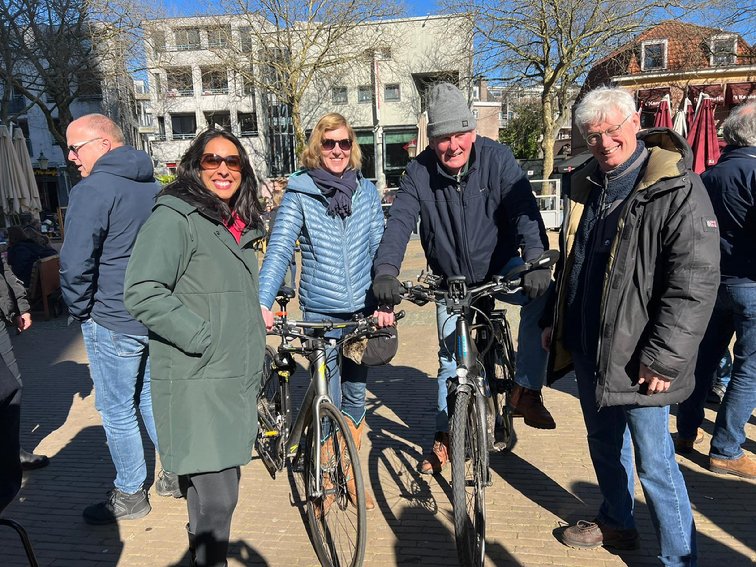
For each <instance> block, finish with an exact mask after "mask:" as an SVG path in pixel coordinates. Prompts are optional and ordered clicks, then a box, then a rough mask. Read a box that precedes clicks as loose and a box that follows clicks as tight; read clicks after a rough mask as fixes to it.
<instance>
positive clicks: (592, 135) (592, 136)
mask: <svg viewBox="0 0 756 567" xmlns="http://www.w3.org/2000/svg"><path fill="white" fill-rule="evenodd" d="M632 115H633V114H632V113H630V114H628V115H627V116H625V119H624V120H623V121H622V122H620V123H619V124H617V125H616V126H612V127H610V128H607V129H606V130H602V131H600V132H589V133H588V134H587V135H586V137H585V143H586V144H588V145H589V146H595V145H596V144H598V143H599V141H600V140H601V137H602V136H603V135H604V134H606V135H607V136H611V135H612V134H616V133H617V132H619V130H620V128H622V126H623V125H624V124H625V122H627V119H628V118H630V117H631V116H632Z"/></svg>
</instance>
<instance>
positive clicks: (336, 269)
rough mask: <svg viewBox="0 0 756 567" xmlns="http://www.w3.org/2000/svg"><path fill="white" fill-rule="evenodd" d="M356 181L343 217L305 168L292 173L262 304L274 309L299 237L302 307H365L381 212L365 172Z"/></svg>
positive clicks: (268, 258) (263, 279)
mask: <svg viewBox="0 0 756 567" xmlns="http://www.w3.org/2000/svg"><path fill="white" fill-rule="evenodd" d="M358 181H359V186H358V187H357V190H356V191H355V193H354V195H353V197H352V214H351V215H350V216H348V217H347V218H345V219H342V218H341V217H339V216H336V217H331V216H329V215H328V213H327V211H326V208H327V206H328V201H327V199H326V198H325V197H324V196H323V194H322V193H321V192H320V189H318V187H317V186H316V185H315V182H314V181H313V180H312V179H311V178H310V176H309V175H308V174H307V171H306V170H302V171H298V172H296V173H294V174H292V175H291V176H290V177H289V182H288V185H287V186H286V193H285V194H284V198H283V201H282V202H281V206H280V208H279V209H278V212H277V214H276V222H275V224H274V226H273V233H272V234H271V235H270V241H269V243H268V249H267V252H266V253H265V260H264V261H263V266H262V270H261V272H260V305H262V306H264V307H267V308H269V309H270V308H271V307H272V305H273V301H274V300H275V297H276V292H277V291H278V289H279V287H280V286H281V283H282V282H283V280H284V274H285V273H286V270H287V268H288V266H289V261H290V260H291V255H292V252H293V250H294V245H295V242H296V241H297V239H299V245H300V248H301V250H302V275H301V279H300V282H299V304H300V306H301V307H302V309H304V310H307V311H315V312H318V313H354V312H356V311H359V310H361V309H362V308H364V307H365V295H366V293H367V291H368V288H369V287H370V283H371V279H372V276H371V268H372V263H373V256H374V255H375V251H376V250H377V249H378V244H379V243H380V241H381V236H382V235H383V212H382V210H381V200H380V197H379V196H378V190H377V189H376V188H375V185H373V184H372V183H371V182H370V181H368V180H367V179H365V178H364V177H362V176H358Z"/></svg>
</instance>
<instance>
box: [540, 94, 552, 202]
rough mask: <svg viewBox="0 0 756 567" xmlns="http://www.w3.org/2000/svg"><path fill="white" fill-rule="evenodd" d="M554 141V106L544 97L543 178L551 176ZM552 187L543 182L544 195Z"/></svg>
mask: <svg viewBox="0 0 756 567" xmlns="http://www.w3.org/2000/svg"><path fill="white" fill-rule="evenodd" d="M555 141H556V132H555V124H554V107H553V103H552V101H551V100H550V99H548V98H546V97H544V100H543V139H542V140H541V150H543V178H544V179H548V178H549V177H551V172H552V171H553V170H554V142H555ZM552 193H553V189H552V187H551V184H550V183H545V184H544V190H543V194H544V195H551V194H552Z"/></svg>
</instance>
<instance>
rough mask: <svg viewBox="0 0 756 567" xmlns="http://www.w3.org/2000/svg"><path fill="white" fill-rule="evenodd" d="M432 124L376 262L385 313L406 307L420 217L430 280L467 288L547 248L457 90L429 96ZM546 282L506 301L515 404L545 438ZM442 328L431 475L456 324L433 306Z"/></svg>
mask: <svg viewBox="0 0 756 567" xmlns="http://www.w3.org/2000/svg"><path fill="white" fill-rule="evenodd" d="M428 121H429V122H428V138H429V139H430V144H429V147H428V148H426V149H425V150H424V151H423V152H421V153H420V155H419V156H417V159H416V160H414V161H412V162H410V164H409V165H408V166H407V172H406V174H405V175H404V177H403V178H402V182H401V186H400V187H399V190H398V191H397V194H396V198H395V200H394V202H393V204H392V205H391V209H390V210H389V217H388V222H387V224H386V231H385V232H384V234H383V240H382V241H381V244H380V247H379V248H378V252H377V253H376V257H375V261H374V269H375V279H374V281H373V293H374V295H375V296H376V299H377V300H378V302H379V304H382V305H388V306H392V305H396V304H397V303H398V302H399V301H400V297H399V294H400V293H401V290H402V287H401V284H400V283H399V281H398V280H397V276H398V275H399V268H400V267H401V263H402V259H403V258H404V252H405V250H406V248H407V242H408V241H409V237H410V233H411V232H412V229H413V228H414V227H415V226H416V224H417V219H418V217H419V218H420V240H421V242H422V245H423V249H424V250H425V257H426V259H427V260H428V265H429V267H430V268H431V270H432V271H433V273H434V274H436V275H439V276H442V277H444V278H446V277H449V276H458V275H461V276H465V278H466V280H467V284H468V285H477V284H481V283H484V282H486V281H489V280H490V278H491V277H492V276H494V275H496V274H504V273H507V272H508V271H510V270H511V269H512V268H513V267H515V266H517V265H519V264H522V263H523V258H524V260H525V261H531V260H535V259H536V258H538V257H539V256H540V255H541V254H542V253H543V251H544V250H545V249H547V248H548V239H547V237H546V230H545V228H544V225H543V220H542V219H541V215H540V212H539V211H538V205H537V203H536V200H535V197H534V196H533V191H532V189H531V187H530V183H529V182H528V179H527V177H526V176H525V174H524V173H523V171H522V170H521V169H520V166H519V165H518V164H517V162H516V161H515V159H514V156H513V155H512V152H511V151H510V150H509V148H507V147H506V146H504V145H502V144H499V143H496V142H493V141H491V140H488V139H487V138H483V137H481V136H476V134H475V118H474V117H473V115H472V113H471V112H470V109H469V107H468V104H467V100H466V99H465V96H464V95H463V94H462V92H461V91H460V90H459V89H458V88H457V87H456V86H454V85H451V84H449V83H439V84H437V85H434V86H433V87H432V88H431V90H430V92H429V95H428ZM520 254H522V257H521V256H520ZM550 279H551V273H550V271H549V270H543V269H542V270H535V271H532V272H529V273H528V274H526V275H525V277H524V282H523V289H524V293H519V294H516V296H515V297H509V298H505V301H507V302H510V303H515V304H518V305H522V306H523V308H522V310H521V312H520V329H519V341H518V344H519V347H518V352H517V369H516V376H515V382H516V387H515V389H514V391H513V393H512V397H511V402H512V404H513V405H514V407H515V409H516V411H519V412H520V413H521V414H522V415H523V416H524V417H525V423H526V424H528V425H530V426H532V427H537V428H541V429H553V428H555V427H556V424H555V423H554V419H553V418H552V416H551V414H550V413H549V412H548V410H547V409H546V408H545V407H544V405H543V401H542V398H541V388H542V387H543V383H544V380H545V376H546V367H545V361H546V356H545V355H546V353H545V352H544V351H543V350H542V348H541V345H540V329H539V327H538V320H539V318H540V316H541V314H542V312H543V307H544V304H545V301H544V293H545V292H546V290H547V288H548V286H549V282H550ZM437 324H438V336H439V372H438V399H437V408H438V411H437V414H436V436H435V440H434V443H433V449H432V450H431V452H430V453H429V455H428V456H427V457H426V459H425V460H424V461H423V462H422V463H421V464H420V472H422V473H425V474H431V473H438V472H440V471H441V469H442V468H443V467H444V465H446V463H447V462H448V447H449V436H448V433H447V432H448V429H449V420H448V413H447V408H446V396H447V389H446V380H447V379H448V378H451V377H453V376H454V375H455V373H456V363H455V361H454V356H453V354H454V350H455V348H454V331H455V325H456V318H454V317H450V316H449V314H448V313H447V311H446V307H445V306H444V305H439V306H438V307H437Z"/></svg>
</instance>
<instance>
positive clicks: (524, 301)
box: [436, 256, 548, 431]
mask: <svg viewBox="0 0 756 567" xmlns="http://www.w3.org/2000/svg"><path fill="white" fill-rule="evenodd" d="M522 263H523V260H522V258H520V257H519V256H516V257H514V258H512V259H511V260H510V261H509V262H507V264H506V265H505V266H504V268H503V269H502V271H501V273H502V274H506V273H507V272H509V271H510V270H511V269H512V268H514V267H516V266H518V265H520V264H522ZM547 296H548V294H544V295H542V296H541V297H538V298H536V299H533V300H530V299H529V298H528V296H527V295H525V294H524V293H523V292H521V291H520V292H518V293H515V294H510V295H506V296H501V297H499V298H498V299H500V300H502V301H504V302H505V303H509V304H511V305H520V306H522V309H521V310H520V328H519V330H518V335H517V337H518V340H517V367H516V368H515V382H516V383H517V384H519V385H520V386H522V387H524V388H528V389H530V390H541V388H543V384H544V382H545V380H546V360H547V353H546V351H545V350H543V348H541V328H540V327H539V326H538V321H539V320H540V319H541V316H542V315H543V310H544V308H545V306H546V301H547ZM436 326H437V329H438V376H437V382H438V400H437V411H436V431H448V430H449V413H448V411H447V407H446V396H447V388H446V380H447V379H448V378H452V377H454V376H456V373H457V363H456V361H455V360H454V353H455V350H456V344H455V339H456V336H455V335H456V330H457V316H456V315H450V314H449V313H448V312H447V310H446V305H445V304H443V303H438V304H436Z"/></svg>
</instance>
